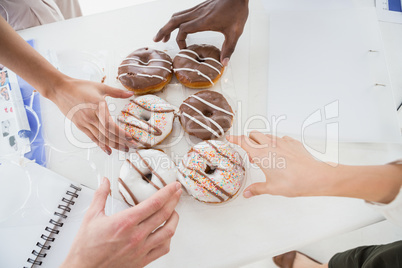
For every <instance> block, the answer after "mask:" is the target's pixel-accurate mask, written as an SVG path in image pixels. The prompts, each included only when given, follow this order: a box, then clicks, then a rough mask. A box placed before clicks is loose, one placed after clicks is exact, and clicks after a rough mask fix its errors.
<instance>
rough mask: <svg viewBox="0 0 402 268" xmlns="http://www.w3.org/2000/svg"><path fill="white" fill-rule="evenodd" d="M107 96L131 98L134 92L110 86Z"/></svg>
mask: <svg viewBox="0 0 402 268" xmlns="http://www.w3.org/2000/svg"><path fill="white" fill-rule="evenodd" d="M105 95H106V96H109V97H112V98H120V99H126V98H130V97H132V96H133V95H134V92H132V91H128V90H122V89H118V88H113V87H109V88H108V89H107V90H106V94H105Z"/></svg>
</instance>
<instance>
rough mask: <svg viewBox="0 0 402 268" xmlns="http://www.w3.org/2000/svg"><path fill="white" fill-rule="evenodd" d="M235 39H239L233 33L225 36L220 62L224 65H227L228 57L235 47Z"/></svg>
mask: <svg viewBox="0 0 402 268" xmlns="http://www.w3.org/2000/svg"><path fill="white" fill-rule="evenodd" d="M237 40H239V37H236V36H233V34H228V35H226V36H225V41H224V42H223V45H222V52H221V62H222V64H223V65H224V66H227V65H228V63H229V60H230V57H231V56H232V54H233V52H234V50H235V48H236V44H237Z"/></svg>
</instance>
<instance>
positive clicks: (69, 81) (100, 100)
mask: <svg viewBox="0 0 402 268" xmlns="http://www.w3.org/2000/svg"><path fill="white" fill-rule="evenodd" d="M106 96H110V97H113V98H129V97H131V96H133V93H132V92H128V91H124V90H120V89H117V88H112V87H110V86H107V85H105V84H101V83H96V82H91V81H85V80H78V79H73V78H70V77H63V80H62V82H61V83H59V84H58V87H57V88H55V89H53V91H52V92H50V93H47V96H46V97H47V98H49V99H50V100H51V101H53V102H54V103H55V104H56V105H57V106H58V107H59V109H60V110H61V112H62V113H63V114H64V115H65V116H66V117H67V118H68V119H70V120H71V121H72V122H73V123H74V124H75V125H76V126H77V127H78V128H79V129H80V130H81V131H82V132H84V133H85V134H86V135H87V136H88V137H89V138H90V139H91V140H92V141H93V142H95V143H96V144H97V145H98V146H99V147H100V148H101V149H102V150H103V151H104V152H105V153H107V154H109V155H110V154H111V153H112V150H111V148H110V147H112V148H115V149H118V150H123V151H126V152H128V150H129V148H130V147H135V146H136V145H137V143H136V142H135V141H134V140H133V138H132V136H131V135H130V134H129V133H127V132H125V131H124V130H123V129H122V128H121V127H119V126H118V125H117V124H116V123H115V122H114V121H113V119H112V117H111V116H110V113H109V110H108V108H107V103H106V100H105V97H106Z"/></svg>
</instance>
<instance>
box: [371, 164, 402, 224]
mask: <svg viewBox="0 0 402 268" xmlns="http://www.w3.org/2000/svg"><path fill="white" fill-rule="evenodd" d="M391 164H399V165H401V164H402V159H401V160H398V161H395V162H393V163H391ZM366 204H368V205H369V206H370V207H372V208H373V209H374V210H376V211H378V212H380V213H381V214H383V215H384V217H385V218H386V219H387V220H389V221H391V222H393V223H395V224H397V225H399V226H401V227H402V188H401V189H400V190H399V194H398V195H397V196H396V197H395V199H394V200H393V201H392V202H391V203H389V204H381V203H375V202H366Z"/></svg>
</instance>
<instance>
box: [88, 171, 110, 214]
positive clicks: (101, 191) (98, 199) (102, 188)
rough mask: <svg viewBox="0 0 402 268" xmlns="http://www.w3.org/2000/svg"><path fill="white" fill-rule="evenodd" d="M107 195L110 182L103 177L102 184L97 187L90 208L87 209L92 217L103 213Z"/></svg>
mask: <svg viewBox="0 0 402 268" xmlns="http://www.w3.org/2000/svg"><path fill="white" fill-rule="evenodd" d="M109 193H110V182H109V180H108V179H107V178H106V177H104V178H103V180H102V183H101V184H100V185H99V188H98V190H96V192H95V194H94V197H93V199H92V203H91V206H90V207H89V210H91V211H92V212H93V215H94V216H96V215H98V214H99V213H102V214H104V213H105V205H106V200H107V197H108V195H109Z"/></svg>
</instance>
